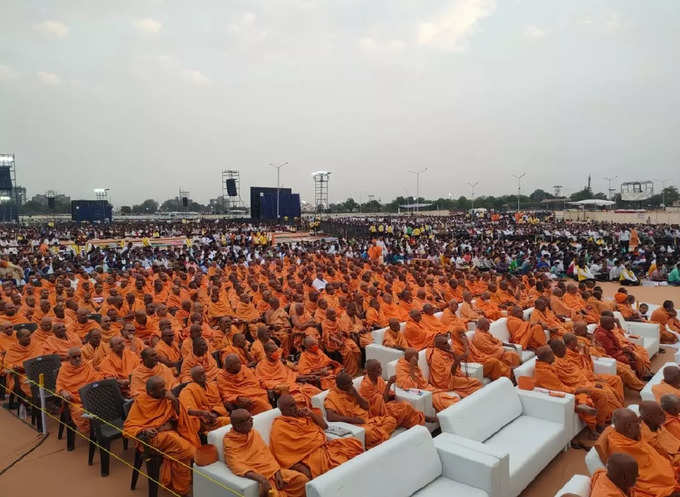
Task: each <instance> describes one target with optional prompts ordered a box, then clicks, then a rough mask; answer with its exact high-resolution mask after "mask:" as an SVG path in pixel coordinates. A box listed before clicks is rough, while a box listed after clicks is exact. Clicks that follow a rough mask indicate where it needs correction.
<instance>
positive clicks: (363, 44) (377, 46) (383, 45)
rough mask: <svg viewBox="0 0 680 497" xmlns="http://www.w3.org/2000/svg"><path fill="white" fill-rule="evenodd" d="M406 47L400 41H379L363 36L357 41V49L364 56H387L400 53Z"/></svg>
mask: <svg viewBox="0 0 680 497" xmlns="http://www.w3.org/2000/svg"><path fill="white" fill-rule="evenodd" d="M405 47H406V43H404V42H403V41H401V40H389V41H381V40H376V39H375V38H372V37H370V36H364V37H363V38H361V39H360V40H359V49H360V50H361V51H362V52H364V53H366V54H388V53H395V52H400V51H401V50H403V49H404V48H405Z"/></svg>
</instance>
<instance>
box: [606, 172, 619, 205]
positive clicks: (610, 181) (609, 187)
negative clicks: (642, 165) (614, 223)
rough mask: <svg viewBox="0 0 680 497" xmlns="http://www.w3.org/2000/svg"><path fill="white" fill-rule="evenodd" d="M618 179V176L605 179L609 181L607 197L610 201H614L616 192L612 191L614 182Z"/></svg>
mask: <svg viewBox="0 0 680 497" xmlns="http://www.w3.org/2000/svg"><path fill="white" fill-rule="evenodd" d="M616 178H618V176H612V177H605V178H604V179H606V180H607V183H608V186H607V194H608V195H607V198H608V199H609V200H611V199H612V192H613V191H614V190H613V189H612V181H616Z"/></svg>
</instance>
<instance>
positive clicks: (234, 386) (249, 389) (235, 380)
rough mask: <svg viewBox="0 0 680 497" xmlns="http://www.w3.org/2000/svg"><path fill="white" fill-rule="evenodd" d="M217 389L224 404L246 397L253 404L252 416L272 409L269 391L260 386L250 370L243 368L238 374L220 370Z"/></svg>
mask: <svg viewBox="0 0 680 497" xmlns="http://www.w3.org/2000/svg"><path fill="white" fill-rule="evenodd" d="M217 388H218V390H219V391H220V395H221V396H222V401H223V402H230V403H233V402H235V401H236V398H237V397H246V398H248V399H249V400H251V401H252V403H253V406H252V408H251V409H249V411H250V413H251V414H258V413H260V412H264V411H268V410H269V409H271V408H272V406H271V404H269V397H268V395H267V391H266V390H265V389H264V388H262V387H261V386H260V382H259V381H258V380H257V377H256V376H255V373H253V371H252V370H251V369H249V368H246V367H241V370H240V371H239V372H238V373H236V374H232V373H230V372H229V371H227V370H224V369H223V370H220V372H219V374H218V375H217Z"/></svg>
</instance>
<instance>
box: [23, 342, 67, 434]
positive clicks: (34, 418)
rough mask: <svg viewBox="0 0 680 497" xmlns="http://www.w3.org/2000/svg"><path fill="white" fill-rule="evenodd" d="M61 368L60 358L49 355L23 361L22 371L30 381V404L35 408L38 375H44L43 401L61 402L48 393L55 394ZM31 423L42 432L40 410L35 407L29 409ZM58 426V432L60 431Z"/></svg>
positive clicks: (36, 403) (38, 391)
mask: <svg viewBox="0 0 680 497" xmlns="http://www.w3.org/2000/svg"><path fill="white" fill-rule="evenodd" d="M60 367H61V358H60V357H59V356H58V355H56V354H51V355H41V356H38V357H34V358H33V359H29V360H27V361H24V371H25V372H26V377H27V378H28V379H29V380H31V384H30V385H31V397H32V399H31V402H32V403H33V404H34V405H35V406H40V387H39V386H38V384H39V383H40V375H41V374H43V375H44V379H45V383H44V387H45V400H50V401H55V400H56V401H57V403H61V400H60V399H59V398H58V397H57V396H56V395H54V394H52V393H50V392H54V393H57V392H55V390H56V388H57V375H58V374H59V368H60ZM31 423H33V424H36V427H37V429H38V431H42V428H43V427H42V416H41V415H40V410H39V409H38V408H37V407H31ZM62 426H63V425H60V428H59V429H60V431H61V430H62Z"/></svg>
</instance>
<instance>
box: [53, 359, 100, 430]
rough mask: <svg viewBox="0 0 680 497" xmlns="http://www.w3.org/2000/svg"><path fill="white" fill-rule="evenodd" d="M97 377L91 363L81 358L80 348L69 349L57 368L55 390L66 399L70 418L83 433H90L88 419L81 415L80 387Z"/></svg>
mask: <svg viewBox="0 0 680 497" xmlns="http://www.w3.org/2000/svg"><path fill="white" fill-rule="evenodd" d="M98 379H99V373H98V372H97V371H96V370H95V369H94V367H93V366H92V364H90V363H88V362H86V361H84V360H83V356H82V354H81V351H80V349H78V348H77V347H73V348H72V349H69V351H68V358H67V360H66V361H64V362H63V363H62V365H61V368H59V373H58V374H57V384H56V388H55V390H56V391H57V394H59V395H60V396H61V397H62V398H63V399H64V400H66V405H67V406H68V409H69V412H70V414H71V420H73V423H74V424H75V425H76V428H78V431H79V432H80V433H83V434H85V435H89V433H90V420H89V419H87V418H83V417H82V415H83V402H82V400H81V399H80V389H81V388H82V387H84V386H85V385H87V384H88V383H92V382H93V381H97V380H98Z"/></svg>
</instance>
